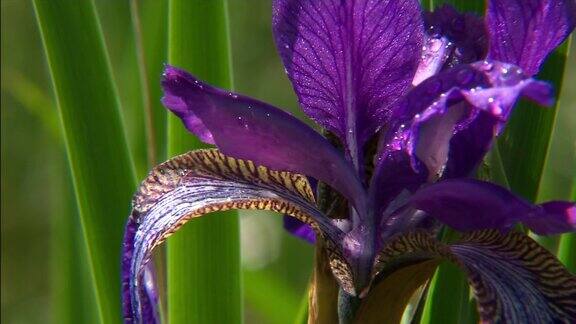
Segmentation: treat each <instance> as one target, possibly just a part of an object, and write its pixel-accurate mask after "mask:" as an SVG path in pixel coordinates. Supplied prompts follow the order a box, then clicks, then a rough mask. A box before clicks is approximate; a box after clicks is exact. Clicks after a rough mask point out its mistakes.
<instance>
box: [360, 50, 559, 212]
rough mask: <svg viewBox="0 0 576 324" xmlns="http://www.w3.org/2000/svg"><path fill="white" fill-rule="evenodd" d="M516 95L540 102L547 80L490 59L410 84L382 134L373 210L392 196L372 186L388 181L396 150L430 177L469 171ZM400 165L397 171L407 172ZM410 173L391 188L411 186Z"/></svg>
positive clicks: (545, 100)
mask: <svg viewBox="0 0 576 324" xmlns="http://www.w3.org/2000/svg"><path fill="white" fill-rule="evenodd" d="M521 96H524V97H527V98H529V99H531V100H535V101H537V102H538V103H540V104H544V105H550V104H551V103H552V90H551V88H550V86H549V85H547V84H546V83H543V82H540V81H536V80H533V79H530V78H527V77H526V76H525V75H524V74H523V73H522V71H521V70H520V69H519V68H518V67H516V66H514V65H510V64H505V63H500V62H493V61H482V62H476V63H473V64H469V65H460V66H458V67H455V68H453V69H449V70H447V71H445V72H442V73H440V74H438V75H435V76H433V77H431V78H429V79H427V80H425V81H424V82H422V83H421V84H420V85H418V86H417V87H415V88H414V89H413V90H412V91H410V93H409V94H408V95H407V96H406V97H405V98H403V100H402V101H400V102H399V103H398V104H397V105H398V108H396V109H395V111H396V112H397V114H396V117H395V118H394V120H395V124H394V125H391V127H390V128H389V129H388V131H387V132H385V133H384V134H383V136H382V138H381V142H380V148H379V153H378V155H377V164H376V171H375V174H374V177H373V179H372V184H371V190H372V192H373V199H374V201H376V204H377V205H380V207H379V208H377V210H382V209H383V208H385V207H386V205H385V204H386V203H388V202H389V201H390V199H391V198H390V197H385V196H384V195H383V194H381V193H374V192H376V191H378V192H381V191H382V190H381V189H378V188H381V187H383V186H389V182H390V181H391V180H390V177H389V176H386V175H387V174H388V173H390V172H388V171H386V170H388V169H389V168H391V167H392V166H393V165H396V167H395V168H396V169H400V170H402V168H398V166H397V165H398V163H399V162H398V158H397V156H399V155H400V156H402V155H405V156H407V157H409V161H410V164H411V166H412V169H413V170H414V172H415V173H418V174H421V175H424V174H426V175H427V180H428V181H429V182H432V181H435V180H437V179H438V178H441V177H444V178H454V177H467V176H469V175H470V174H471V173H472V172H473V170H474V169H475V168H476V166H477V165H478V163H479V162H480V161H481V160H482V158H483V157H484V155H485V154H486V153H487V152H488V150H489V149H490V147H491V145H492V142H493V140H494V138H495V137H496V136H497V135H499V134H500V132H501V131H502V128H503V127H504V126H505V124H506V122H507V120H508V117H509V116H510V113H511V112H512V109H513V107H514V104H515V102H516V101H517V100H518V99H519V98H520V97H521ZM405 160H406V159H405ZM404 169H405V170H406V172H402V174H405V175H408V176H410V171H409V170H408V169H406V168H404ZM411 179H412V180H411V181H410V182H409V186H408V185H406V186H405V187H404V188H402V187H401V186H402V184H401V183H399V186H398V188H397V189H396V192H397V193H398V192H400V191H401V190H403V189H409V190H411V191H413V190H414V188H417V187H418V185H417V184H416V183H415V182H417V181H419V179H422V177H420V178H418V177H416V176H415V175H412V176H411ZM392 180H393V179H392ZM422 183H424V181H422V182H421V183H420V184H422ZM383 204H384V205H383Z"/></svg>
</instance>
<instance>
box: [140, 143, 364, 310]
mask: <svg viewBox="0 0 576 324" xmlns="http://www.w3.org/2000/svg"><path fill="white" fill-rule="evenodd" d="M229 209H258V210H271V211H275V212H278V213H281V214H287V215H290V216H292V217H295V218H297V219H299V220H301V221H303V222H305V223H307V224H309V225H310V226H311V227H312V228H313V229H314V231H315V232H316V234H317V235H318V236H319V237H320V238H321V239H322V240H323V241H324V242H325V251H326V254H327V255H328V259H329V264H330V266H331V269H332V272H333V274H334V276H335V277H336V279H337V280H338V282H339V283H340V285H341V286H342V287H345V288H346V289H347V290H349V291H353V281H352V275H351V270H350V267H349V265H348V263H347V262H346V261H345V259H344V257H343V256H342V253H341V250H340V248H339V244H338V242H340V240H341V237H342V235H343V234H342V232H341V231H340V230H339V229H338V228H337V227H335V226H333V225H332V223H331V220H330V219H329V218H328V217H326V216H324V215H323V214H322V213H321V212H320V211H318V209H317V207H316V202H315V199H314V195H313V192H312V189H311V188H310V185H309V183H308V180H307V178H306V177H305V176H303V175H299V174H295V173H290V172H282V171H273V170H269V169H267V168H266V167H264V166H259V165H255V164H254V163H253V162H251V161H244V160H239V159H234V158H230V157H227V156H225V155H224V154H222V153H220V152H219V151H218V150H216V149H207V150H198V151H192V152H189V153H186V154H183V155H180V156H177V157H175V158H173V159H171V160H169V161H167V162H164V163H162V164H160V165H158V166H157V167H155V168H154V169H153V170H152V171H151V172H150V174H149V175H148V177H147V178H146V179H145V180H144V181H143V182H142V183H141V185H140V187H139V189H138V191H137V193H136V195H135V196H134V198H133V212H132V215H133V217H134V219H135V221H136V223H137V224H138V229H137V231H136V234H135V238H134V247H133V253H130V255H131V256H132V257H131V260H130V263H131V264H132V266H131V270H130V272H131V275H132V276H134V277H133V278H134V279H132V280H134V281H135V282H134V287H133V288H131V291H137V287H136V286H137V285H138V280H140V279H141V278H140V274H141V271H142V269H143V267H144V265H145V264H146V263H147V262H148V261H149V259H150V256H151V254H152V250H153V249H154V248H155V247H156V246H158V245H160V244H161V243H162V242H163V241H165V240H166V238H167V237H169V236H170V235H171V234H172V233H174V232H175V231H177V230H178V229H179V228H180V227H181V226H182V225H184V224H185V223H186V222H187V221H189V220H190V219H192V218H195V217H199V216H202V215H205V214H207V213H211V212H215V211H224V210H229ZM136 278H138V280H137V279H136ZM133 296H134V295H133ZM134 304H135V305H138V304H139V302H138V301H137V300H136V301H135V302H134ZM136 307H138V306H136Z"/></svg>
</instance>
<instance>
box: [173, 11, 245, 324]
mask: <svg viewBox="0 0 576 324" xmlns="http://www.w3.org/2000/svg"><path fill="white" fill-rule="evenodd" d="M168 43H169V50H168V58H169V62H170V64H173V65H175V66H178V67H182V68H185V69H187V70H189V71H191V72H192V73H194V74H195V75H197V76H198V77H200V78H202V79H204V80H206V81H207V82H209V83H211V84H214V85H217V86H220V87H223V88H231V86H232V78H231V63H230V45H229V36H228V17H227V4H226V2H225V1H223V0H212V1H201V0H171V1H170V2H169V33H168ZM199 147H201V144H200V142H199V141H198V140H197V139H196V138H194V136H193V135H191V134H190V133H188V132H187V131H186V130H185V129H184V127H183V126H182V124H181V122H180V121H179V120H177V119H176V118H174V116H170V117H169V118H168V155H170V156H173V155H175V154H178V153H182V152H186V151H189V150H192V149H195V148H199ZM167 271H168V318H169V321H170V323H172V324H180V323H187V324H188V323H240V322H241V321H242V301H241V285H240V282H241V273H240V249H239V227H238V218H237V215H236V213H234V212H226V213H218V214H215V215H210V217H205V218H202V219H198V220H194V221H193V222H190V223H189V224H187V225H186V226H185V227H184V228H183V229H182V230H180V231H179V232H178V233H176V234H175V235H174V237H172V238H171V239H170V240H169V242H168V270H167Z"/></svg>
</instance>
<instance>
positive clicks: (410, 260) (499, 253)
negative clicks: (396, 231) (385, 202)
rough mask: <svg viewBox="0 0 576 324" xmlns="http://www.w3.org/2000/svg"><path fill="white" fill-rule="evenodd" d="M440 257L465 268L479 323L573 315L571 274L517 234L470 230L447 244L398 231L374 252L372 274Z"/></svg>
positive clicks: (574, 280)
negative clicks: (377, 253) (377, 254)
mask: <svg viewBox="0 0 576 324" xmlns="http://www.w3.org/2000/svg"><path fill="white" fill-rule="evenodd" d="M439 258H440V259H447V260H449V261H452V262H454V263H456V264H457V265H458V266H460V267H461V268H462V269H463V270H464V271H465V272H466V274H467V275H468V281H469V283H470V285H471V286H472V288H473V292H474V295H475V298H476V300H477V307H478V313H479V315H480V319H481V320H482V322H486V323H571V322H573V321H574V320H575V319H576V305H574V300H576V277H575V276H574V275H572V274H571V273H570V272H569V271H568V270H566V268H564V266H562V264H561V263H560V262H559V261H558V259H556V257H555V256H554V255H552V254H551V253H550V252H548V251H547V250H546V249H544V248H543V247H541V246H540V245H538V244H537V243H536V242H534V241H533V240H532V239H530V238H529V237H528V236H526V235H524V234H522V233H518V232H511V233H509V234H507V235H502V234H500V233H498V231H478V232H472V233H469V234H466V235H464V237H463V238H462V239H461V240H460V241H458V242H456V243H454V244H451V245H446V244H444V243H440V242H439V241H437V240H435V239H434V238H433V237H432V236H430V235H429V234H428V233H426V232H412V233H408V234H406V235H401V236H398V237H396V238H394V239H392V240H391V241H390V242H389V243H388V244H387V245H386V246H385V247H384V249H383V250H382V252H381V253H380V254H379V256H378V259H377V261H376V266H375V270H374V276H375V277H376V278H377V276H378V274H381V273H387V272H389V271H390V269H397V268H402V267H405V266H408V265H413V264H414V263H415V262H419V261H424V260H429V259H439ZM399 271H402V269H401V270H399Z"/></svg>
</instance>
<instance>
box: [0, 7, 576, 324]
mask: <svg viewBox="0 0 576 324" xmlns="http://www.w3.org/2000/svg"><path fill="white" fill-rule="evenodd" d="M95 2H96V5H97V8H98V14H99V16H100V19H101V23H102V28H103V31H104V36H105V40H106V44H107V47H108V52H109V55H110V58H111V62H112V66H113V72H114V77H115V81H116V85H117V87H118V90H119V94H120V97H121V101H122V107H124V111H123V114H124V122H125V125H126V128H127V132H128V139H129V142H130V146H131V149H132V153H133V154H134V156H137V157H138V156H139V157H141V158H138V159H136V160H137V161H138V160H139V161H145V152H144V150H142V149H141V148H142V147H143V145H144V143H145V137H144V135H143V133H141V132H142V124H143V123H144V121H143V116H142V113H141V111H139V109H140V107H141V106H142V103H141V96H140V88H139V87H140V86H139V80H138V73H137V66H136V62H137V60H136V55H135V49H134V45H133V44H134V42H133V37H134V35H133V31H132V26H131V22H130V16H129V15H130V13H129V3H128V1H127V0H96V1H95ZM229 4H230V6H229V12H230V28H231V40H232V49H233V50H232V55H233V69H234V73H233V74H234V84H235V89H236V90H237V91H238V92H240V93H243V94H247V95H249V96H252V97H255V98H258V99H261V100H263V101H266V102H269V103H272V104H274V105H276V106H278V107H282V108H285V109H288V110H290V111H292V112H293V113H294V114H296V115H298V116H300V117H302V115H301V113H300V112H299V110H298V108H297V103H296V98H295V96H294V93H293V92H292V89H291V86H290V84H289V82H288V80H287V78H286V76H285V74H284V71H283V67H282V65H281V63H280V60H279V57H278V56H277V54H276V51H275V48H274V44H273V41H272V34H271V28H270V25H271V23H270V19H271V8H270V7H271V4H270V1H267V0H258V1H256V0H254V1H245V0H231V1H229ZM165 5H166V3H165V1H163V0H144V1H142V2H141V12H142V20H143V25H144V26H143V28H149V29H152V31H156V32H157V35H158V37H157V40H148V43H146V44H145V46H147V47H149V48H153V49H154V48H156V49H157V50H156V51H155V55H158V58H159V59H162V58H163V57H166V52H165V51H166V46H165V43H163V42H165V34H166V30H165V25H166V24H165V22H162V21H148V22H147V20H146V14H147V13H150V14H154V13H156V15H157V10H166V8H165ZM1 12H2V13H1V27H2V30H1V35H2V40H1V55H2V56H1V60H2V80H1V81H2V88H1V90H2V101H1V104H2V108H1V109H2V110H1V113H2V118H1V145H2V149H1V154H2V160H1V162H2V163H1V164H2V165H1V168H2V174H1V176H2V178H1V193H2V201H1V204H2V206H1V207H2V209H1V213H2V251H1V252H2V254H1V257H2V259H1V300H2V315H1V316H2V317H1V320H2V322H3V323H45V322H49V321H54V319H55V318H58V317H57V316H59V315H58V312H60V311H62V310H60V309H58V308H57V307H54V303H53V302H52V301H53V300H54V298H55V296H58V293H59V288H58V287H61V285H62V284H69V285H73V286H74V285H76V283H78V282H82V279H83V278H86V276H88V274H87V272H85V273H69V272H67V271H69V270H70V269H69V268H67V266H68V265H69V263H70V262H74V263H85V262H86V260H84V259H82V258H80V257H78V256H80V255H82V253H81V252H82V249H83V248H84V247H83V246H74V247H69V248H70V250H67V251H63V250H62V249H61V248H57V247H58V246H59V245H58V242H59V240H63V239H65V238H66V236H67V235H68V236H69V235H81V230H80V227H79V224H77V226H76V228H71V229H66V228H62V227H61V226H59V224H60V223H59V219H62V217H68V216H70V215H74V213H76V211H75V205H74V201H73V200H71V199H70V197H73V194H72V191H71V188H70V181H69V174H68V169H67V162H66V157H65V152H64V147H63V141H62V138H61V134H60V129H59V127H58V115H57V113H56V108H55V103H54V99H53V95H52V89H51V86H50V79H49V74H48V70H47V66H46V61H45V58H44V51H43V49H42V43H41V40H40V36H39V31H38V27H37V25H36V21H35V19H34V12H33V8H32V4H31V2H30V1H27V0H2V2H1ZM148 34H150V31H148ZM572 47H573V48H572V51H571V58H570V59H569V61H568V62H569V63H568V65H569V69H568V72H567V74H566V76H565V77H566V79H565V82H564V89H563V96H562V100H561V107H560V112H559V118H558V121H557V124H556V128H555V131H554V133H553V142H552V150H551V153H550V159H549V160H548V163H547V164H546V170H545V177H544V184H545V186H544V190H543V191H542V192H541V195H540V198H541V199H543V200H550V199H559V198H567V197H568V195H569V192H570V190H571V186H572V184H573V180H574V176H575V172H576V168H575V167H574V166H575V165H576V154H575V152H576V142H575V139H576V86H575V84H576V66H575V65H574V63H575V62H576V57H575V55H574V54H575V53H576V48H574V47H575V45H574V42H573V43H572ZM86 64H90V62H86ZM148 68H149V69H151V70H158V71H160V70H161V68H162V67H161V66H149V67H148ZM157 76H158V79H159V77H160V73H158V74H157ZM158 79H157V80H150V82H151V84H152V85H154V84H156V88H154V89H152V91H159V85H158ZM153 109H155V112H156V113H158V114H162V109H163V108H161V106H160V105H159V103H157V102H155V103H154V105H153ZM102 158H109V157H102ZM95 162H97V161H95ZM519 163H521V162H519ZM136 169H137V173H138V176H139V177H140V178H142V177H143V176H144V174H145V172H146V171H147V166H146V165H142V164H140V165H138V164H137V165H136ZM112 190H113V189H112ZM128 211H129V202H126V212H127V213H128ZM264 214H266V213H264V212H258V213H250V212H243V213H241V228H242V255H243V266H244V269H245V272H244V276H245V282H244V294H245V316H246V318H247V322H252V323H286V322H291V321H292V320H293V319H294V316H295V314H296V313H297V310H298V308H299V304H300V302H301V300H302V298H303V296H304V292H305V288H306V284H307V281H308V279H309V275H310V271H311V262H312V258H313V249H312V247H311V246H309V245H307V244H305V243H304V242H302V241H300V240H298V239H295V238H293V237H291V236H289V235H287V234H286V233H285V232H284V231H283V230H282V219H281V217H277V216H273V217H266V216H267V215H264ZM126 216H127V215H118V217H121V218H125V217H126ZM74 233H76V234H74ZM119 248H120V247H119ZM62 274H67V275H65V276H62ZM256 278H257V279H256ZM75 289H79V290H84V296H85V298H86V301H85V304H86V305H89V304H90V303H91V298H93V296H91V293H90V291H89V289H88V288H87V287H82V286H81V285H79V286H78V287H75ZM276 310H281V311H276ZM87 312H88V313H87V314H88V315H89V314H90V313H89V312H90V309H87Z"/></svg>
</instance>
